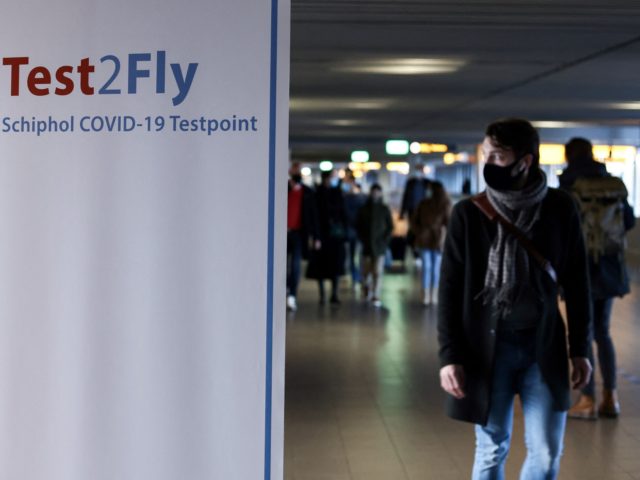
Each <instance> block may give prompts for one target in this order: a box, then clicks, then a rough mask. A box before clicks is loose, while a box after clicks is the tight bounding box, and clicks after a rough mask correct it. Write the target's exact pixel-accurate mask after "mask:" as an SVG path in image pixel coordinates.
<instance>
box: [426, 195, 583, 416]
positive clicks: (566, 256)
mask: <svg viewBox="0 0 640 480" xmlns="http://www.w3.org/2000/svg"><path fill="white" fill-rule="evenodd" d="M496 234H497V226H496V224H494V223H492V222H491V221H490V220H489V219H488V218H487V217H486V216H485V215H484V214H483V213H481V212H480V210H479V209H478V208H477V207H476V206H475V205H474V204H473V203H472V201H471V199H467V200H462V201H461V202H460V203H458V204H457V205H456V206H455V207H454V209H453V212H452V216H451V221H450V222H449V231H448V234H447V239H446V241H445V248H444V253H443V260H442V271H441V276H440V292H439V311H438V340H439V342H440V352H439V355H440V363H441V365H442V366H445V365H450V364H460V365H463V367H464V370H465V389H466V393H467V395H466V397H465V398H464V399H462V400H456V399H454V398H453V397H452V396H448V399H447V400H448V403H447V412H448V414H449V415H450V416H451V417H453V418H456V419H458V420H464V421H469V422H472V423H477V424H486V422H487V418H488V413H489V407H490V402H491V398H490V387H491V379H492V372H493V359H494V349H495V340H496V328H497V321H498V319H497V318H496V317H497V316H496V315H495V314H494V313H493V311H492V308H491V306H490V305H484V304H483V300H482V298H480V297H479V295H478V294H479V293H480V292H481V291H482V290H483V288H484V279H485V274H486V270H487V263H488V256H489V249H490V248H491V244H492V242H493V240H494V238H495V236H496ZM532 242H533V244H534V245H535V246H536V247H537V249H538V251H539V252H540V253H541V254H542V255H543V256H544V257H546V258H547V259H548V260H549V261H550V262H551V264H552V265H553V267H554V268H555V270H556V272H557V274H558V281H559V283H560V285H562V287H563V288H564V293H565V300H566V305H567V312H568V326H569V334H568V344H569V355H570V356H571V357H586V356H587V352H588V346H589V341H588V330H589V324H590V322H591V315H592V313H591V308H590V305H591V302H590V300H589V278H588V268H587V258H586V251H585V246H584V240H583V238H582V232H581V230H580V219H579V216H578V212H577V210H576V206H575V204H574V202H573V199H572V198H571V196H570V195H568V194H567V193H565V192H563V191H560V190H556V189H549V192H548V194H547V196H546V197H545V199H544V200H543V202H542V206H541V212H540V220H539V221H538V222H537V223H536V224H535V226H534V227H533V232H532ZM531 284H532V286H533V287H534V288H535V289H536V290H537V293H538V295H539V302H540V309H541V312H542V318H541V319H540V323H539V325H538V327H537V330H536V332H537V333H536V339H535V342H536V358H537V362H538V365H539V366H540V370H541V371H542V375H543V378H544V379H545V382H546V383H547V385H548V386H549V388H550V390H551V392H552V395H553V399H554V407H555V409H556V410H566V409H568V408H569V405H570V399H569V393H570V390H569V389H570V386H569V367H568V356H567V337H566V332H565V325H564V322H563V319H562V317H561V314H560V312H559V310H558V303H557V298H558V285H557V284H556V283H555V282H553V281H552V280H551V277H550V276H549V275H548V274H547V273H546V272H544V271H543V270H542V269H541V268H538V267H537V264H535V262H533V261H532V262H531Z"/></svg>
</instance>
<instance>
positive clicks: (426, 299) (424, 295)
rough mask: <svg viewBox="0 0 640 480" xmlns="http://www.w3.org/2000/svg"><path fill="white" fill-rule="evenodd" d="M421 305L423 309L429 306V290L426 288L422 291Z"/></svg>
mask: <svg viewBox="0 0 640 480" xmlns="http://www.w3.org/2000/svg"><path fill="white" fill-rule="evenodd" d="M422 304H423V305H424V306H425V307H428V306H429V305H431V290H430V289H428V288H424V289H422Z"/></svg>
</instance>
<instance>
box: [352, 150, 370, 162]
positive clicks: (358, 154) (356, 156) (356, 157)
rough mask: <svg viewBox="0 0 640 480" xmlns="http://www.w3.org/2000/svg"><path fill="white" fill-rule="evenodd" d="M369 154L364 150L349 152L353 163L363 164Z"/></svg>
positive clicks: (367, 159)
mask: <svg viewBox="0 0 640 480" xmlns="http://www.w3.org/2000/svg"><path fill="white" fill-rule="evenodd" d="M369 158H370V156H369V152H367V151H366V150H355V151H353V152H351V161H352V162H355V163H365V162H368V161H369Z"/></svg>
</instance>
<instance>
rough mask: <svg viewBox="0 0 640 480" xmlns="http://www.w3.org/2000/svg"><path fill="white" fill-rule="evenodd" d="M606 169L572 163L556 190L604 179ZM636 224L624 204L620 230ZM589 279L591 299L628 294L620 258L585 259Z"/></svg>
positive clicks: (594, 164) (593, 163) (589, 161)
mask: <svg viewBox="0 0 640 480" xmlns="http://www.w3.org/2000/svg"><path fill="white" fill-rule="evenodd" d="M608 176H609V172H607V167H606V166H605V165H604V164H603V163H600V162H596V161H593V160H592V159H586V160H585V161H582V162H577V163H572V164H571V165H569V167H567V168H566V169H565V171H564V172H562V175H560V186H561V187H562V188H564V189H567V190H569V189H571V187H572V186H573V184H574V183H575V182H576V180H577V179H578V178H582V177H586V178H593V177H608ZM635 224H636V217H635V215H634V214H633V208H631V205H629V202H628V201H627V200H625V202H624V226H625V229H626V230H627V231H629V230H631V229H632V228H633V227H634V226H635ZM589 277H590V279H591V295H592V296H593V298H594V299H606V298H613V297H621V296H623V295H626V294H627V293H629V292H630V290H631V289H630V285H629V273H628V272H627V266H626V264H625V262H624V256H620V255H615V254H614V255H602V256H601V257H600V258H599V259H598V262H596V261H595V260H594V259H593V258H591V257H589Z"/></svg>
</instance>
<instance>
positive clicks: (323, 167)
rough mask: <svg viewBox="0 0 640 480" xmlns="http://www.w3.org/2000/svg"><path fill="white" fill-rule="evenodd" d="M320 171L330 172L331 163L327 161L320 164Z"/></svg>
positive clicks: (331, 168)
mask: <svg viewBox="0 0 640 480" xmlns="http://www.w3.org/2000/svg"><path fill="white" fill-rule="evenodd" d="M320 170H321V171H323V172H330V171H331V170H333V162H330V161H329V160H324V161H322V162H320Z"/></svg>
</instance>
